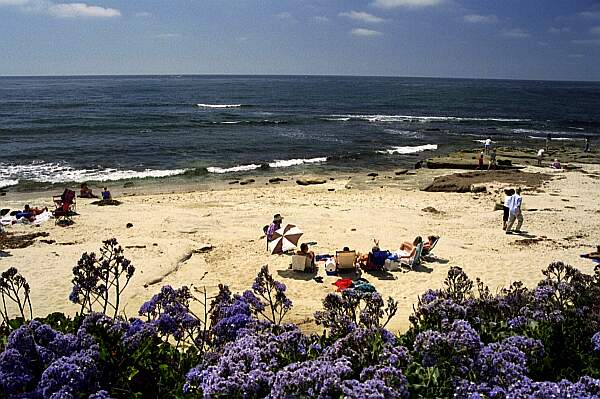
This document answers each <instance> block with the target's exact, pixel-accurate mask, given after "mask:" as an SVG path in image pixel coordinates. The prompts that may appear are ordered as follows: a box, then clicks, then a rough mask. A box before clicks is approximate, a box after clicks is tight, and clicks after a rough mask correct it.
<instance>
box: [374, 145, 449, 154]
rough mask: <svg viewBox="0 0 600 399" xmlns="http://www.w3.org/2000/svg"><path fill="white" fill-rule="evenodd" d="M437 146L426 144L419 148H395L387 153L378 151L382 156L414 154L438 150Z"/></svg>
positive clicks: (418, 146) (386, 151)
mask: <svg viewBox="0 0 600 399" xmlns="http://www.w3.org/2000/svg"><path fill="white" fill-rule="evenodd" d="M437 148H438V146H437V144H425V145H417V146H405V147H394V148H391V149H389V150H385V151H377V152H378V153H380V154H414V153H417V152H423V151H432V150H437Z"/></svg>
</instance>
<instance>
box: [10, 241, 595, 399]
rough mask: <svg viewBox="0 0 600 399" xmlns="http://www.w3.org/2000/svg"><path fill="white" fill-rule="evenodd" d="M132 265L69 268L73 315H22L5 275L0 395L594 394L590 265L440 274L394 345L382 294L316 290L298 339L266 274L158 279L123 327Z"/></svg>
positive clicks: (90, 260) (104, 258)
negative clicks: (539, 271) (503, 277)
mask: <svg viewBox="0 0 600 399" xmlns="http://www.w3.org/2000/svg"><path fill="white" fill-rule="evenodd" d="M134 272H135V269H134V267H133V266H132V265H131V264H130V262H129V261H128V260H126V259H125V258H124V257H123V251H122V249H121V248H120V247H119V246H118V244H117V242H116V240H108V241H105V242H104V247H103V249H102V250H101V256H100V257H96V256H95V255H94V254H84V255H83V256H82V258H81V260H80V261H79V262H78V264H77V266H76V267H75V268H74V270H73V273H74V279H73V283H74V288H73V291H72V292H71V295H70V299H71V300H72V301H73V302H75V303H78V304H79V305H80V306H81V314H78V315H77V316H76V317H75V318H73V319H71V318H69V317H66V316H64V315H62V314H51V315H49V316H47V317H46V318H43V319H36V320H30V318H31V310H30V309H29V304H30V302H29V286H28V285H27V283H26V281H25V279H24V278H23V277H22V276H21V275H19V274H18V272H17V271H16V269H9V270H7V271H6V272H4V273H3V274H2V275H1V277H0V295H1V299H2V304H0V305H1V315H2V317H3V321H2V325H1V333H0V350H1V353H0V397H6V398H53V399H59V398H78V399H80V398H90V399H99V398H221V397H228V398H264V397H268V398H296V397H302V398H385V399H392V398H409V397H412V398H418V397H422V398H430V397H441V398H452V397H455V398H473V399H476V398H494V399H496V398H499V399H508V398H540V399H541V398H597V397H600V380H598V378H600V332H599V331H600V303H598V301H597V298H600V269H598V268H597V269H596V271H595V274H594V275H585V274H583V273H581V272H579V271H578V270H577V269H575V268H573V267H571V266H568V265H565V264H563V263H561V262H555V263H552V264H551V265H550V266H549V267H548V268H547V269H546V270H544V271H543V273H544V276H545V278H544V280H542V281H541V282H540V283H539V284H538V285H537V286H536V287H535V288H533V289H527V288H525V287H524V286H523V285H522V284H520V283H518V282H517V283H514V284H512V285H511V286H510V287H509V288H506V289H503V290H501V291H500V292H499V293H497V294H492V293H491V292H490V290H489V289H488V288H487V287H486V286H485V285H484V284H483V283H482V282H481V281H476V282H473V281H472V280H470V279H469V278H468V276H467V275H466V274H465V273H464V272H463V271H462V270H461V269H460V268H458V267H453V268H451V269H450V270H449V272H448V277H447V278H446V280H445V285H444V287H443V288H442V289H438V290H429V291H427V292H425V293H424V294H423V295H422V296H421V297H420V298H419V299H418V303H417V305H416V306H415V309H414V313H413V315H411V317H410V321H411V328H410V329H409V330H408V331H407V332H406V333H404V334H401V335H398V336H396V335H394V334H392V333H391V332H390V331H388V330H387V329H386V328H385V326H386V324H387V323H388V321H389V320H390V319H391V318H392V317H393V316H394V315H395V313H396V310H397V305H396V303H395V301H394V300H393V299H391V298H389V299H388V300H387V301H384V299H383V298H382V297H381V296H380V295H379V294H378V293H362V292H358V291H354V290H346V291H343V292H342V293H341V294H334V293H332V294H329V295H327V296H326V297H325V298H324V300H323V310H322V311H319V312H316V314H315V321H316V323H317V324H318V325H321V326H323V328H324V331H323V333H322V334H320V335H315V334H313V335H306V334H304V333H303V332H302V331H300V329H299V328H298V327H297V326H295V325H293V324H286V323H285V322H284V319H285V316H286V314H287V313H288V312H289V310H290V309H291V307H292V303H291V301H290V300H289V298H287V296H286V287H285V285H284V284H282V283H280V282H278V281H276V280H275V279H274V278H273V276H272V275H271V274H270V273H269V271H268V269H267V267H266V266H265V267H263V269H262V270H261V271H260V273H259V274H258V276H257V278H256V280H255V281H254V284H253V285H252V287H251V289H250V290H248V291H245V292H243V293H241V294H234V293H232V292H231V291H230V290H229V289H228V288H227V287H226V286H220V287H219V292H218V294H217V295H215V296H214V297H208V296H207V294H206V292H205V291H200V298H197V297H196V296H195V295H194V294H193V293H192V291H191V290H190V289H189V288H187V287H181V288H177V289H176V288H172V287H169V286H165V287H163V288H162V289H161V291H160V292H159V293H158V294H156V295H155V296H153V297H152V298H151V299H150V300H149V301H148V302H146V303H144V304H143V305H142V307H141V308H140V310H139V317H137V318H131V319H128V320H125V319H124V318H122V317H121V316H119V315H118V314H119V296H120V295H121V293H122V292H123V289H124V287H125V286H126V285H127V283H128V281H129V280H130V279H131V277H132V275H133V273H134ZM9 305H13V306H14V309H16V311H17V312H18V313H17V314H18V315H19V317H18V318H16V319H9V317H8V314H9V311H8V307H7V306H9ZM27 316H29V317H27Z"/></svg>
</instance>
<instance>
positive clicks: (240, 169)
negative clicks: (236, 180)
mask: <svg viewBox="0 0 600 399" xmlns="http://www.w3.org/2000/svg"><path fill="white" fill-rule="evenodd" d="M260 167H261V165H257V164H250V165H238V166H233V167H231V168H219V167H218V166H209V167H208V168H206V170H207V171H208V172H209V173H219V174H221V173H231V172H247V171H250V170H254V169H258V168H260Z"/></svg>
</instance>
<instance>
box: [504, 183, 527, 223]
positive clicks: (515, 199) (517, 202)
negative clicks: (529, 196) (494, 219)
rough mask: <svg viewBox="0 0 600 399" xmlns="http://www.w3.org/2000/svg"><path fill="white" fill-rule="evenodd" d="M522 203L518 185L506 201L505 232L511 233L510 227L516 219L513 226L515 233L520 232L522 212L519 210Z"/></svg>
mask: <svg viewBox="0 0 600 399" xmlns="http://www.w3.org/2000/svg"><path fill="white" fill-rule="evenodd" d="M522 204H523V197H521V187H519V188H517V189H516V191H515V193H514V194H513V195H512V196H511V197H510V199H509V201H508V224H507V225H506V234H512V231H511V230H510V229H511V227H512V225H513V224H514V223H515V220H517V221H518V223H517V227H516V228H515V233H520V232H521V226H523V212H522V211H521V205H522Z"/></svg>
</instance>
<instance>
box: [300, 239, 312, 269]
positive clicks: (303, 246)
mask: <svg viewBox="0 0 600 399" xmlns="http://www.w3.org/2000/svg"><path fill="white" fill-rule="evenodd" d="M296 254H297V255H302V256H306V257H307V258H308V259H310V268H311V269H313V268H314V267H315V253H314V252H313V251H310V250H309V249H308V244H307V243H302V244H300V249H299V250H298V251H297V252H296Z"/></svg>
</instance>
